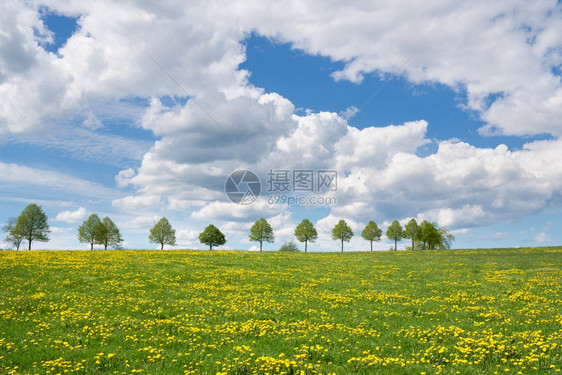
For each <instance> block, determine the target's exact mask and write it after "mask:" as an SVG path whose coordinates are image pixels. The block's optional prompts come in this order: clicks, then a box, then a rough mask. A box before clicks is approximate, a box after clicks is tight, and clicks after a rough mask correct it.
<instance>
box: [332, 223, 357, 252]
mask: <svg viewBox="0 0 562 375" xmlns="http://www.w3.org/2000/svg"><path fill="white" fill-rule="evenodd" d="M351 237H353V231H352V230H351V227H350V226H349V225H347V223H346V222H345V220H340V221H339V222H338V223H337V224H336V225H335V226H334V229H332V239H333V240H340V241H341V252H342V253H343V241H345V242H349V240H351Z"/></svg>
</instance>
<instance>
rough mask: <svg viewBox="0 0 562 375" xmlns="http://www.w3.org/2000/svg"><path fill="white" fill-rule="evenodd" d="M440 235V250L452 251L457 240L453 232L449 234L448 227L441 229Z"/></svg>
mask: <svg viewBox="0 0 562 375" xmlns="http://www.w3.org/2000/svg"><path fill="white" fill-rule="evenodd" d="M439 235H440V237H441V240H440V243H439V248H440V249H447V250H449V249H451V245H452V244H453V241H454V240H455V236H454V235H453V234H452V233H451V232H449V230H448V229H447V228H446V227H441V228H439Z"/></svg>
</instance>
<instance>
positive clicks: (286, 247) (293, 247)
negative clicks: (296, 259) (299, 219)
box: [279, 241, 300, 253]
mask: <svg viewBox="0 0 562 375" xmlns="http://www.w3.org/2000/svg"><path fill="white" fill-rule="evenodd" d="M279 251H281V252H289V253H298V252H300V250H299V247H298V246H297V244H296V243H294V242H293V241H290V242H285V243H284V244H283V245H282V246H281V247H280V248H279Z"/></svg>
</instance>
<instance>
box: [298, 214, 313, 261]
mask: <svg viewBox="0 0 562 375" xmlns="http://www.w3.org/2000/svg"><path fill="white" fill-rule="evenodd" d="M295 237H296V238H297V240H299V241H300V242H304V252H305V253H306V252H307V245H308V242H314V241H316V239H317V238H318V232H317V231H316V228H314V225H312V223H311V222H310V220H308V219H304V220H303V221H301V223H300V224H299V225H297V227H296V228H295Z"/></svg>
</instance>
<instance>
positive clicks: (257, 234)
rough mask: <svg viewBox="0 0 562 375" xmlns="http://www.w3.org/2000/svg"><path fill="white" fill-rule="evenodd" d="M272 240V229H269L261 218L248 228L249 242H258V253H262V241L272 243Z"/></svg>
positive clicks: (273, 237)
mask: <svg viewBox="0 0 562 375" xmlns="http://www.w3.org/2000/svg"><path fill="white" fill-rule="evenodd" d="M274 240H275V236H274V234H273V229H271V225H269V223H268V222H267V220H265V219H264V218H263V217H262V218H261V219H259V220H258V221H256V222H255V223H254V225H252V227H251V228H250V241H259V243H260V251H262V244H263V241H265V242H273V241H274Z"/></svg>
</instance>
